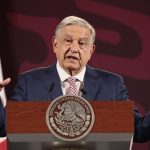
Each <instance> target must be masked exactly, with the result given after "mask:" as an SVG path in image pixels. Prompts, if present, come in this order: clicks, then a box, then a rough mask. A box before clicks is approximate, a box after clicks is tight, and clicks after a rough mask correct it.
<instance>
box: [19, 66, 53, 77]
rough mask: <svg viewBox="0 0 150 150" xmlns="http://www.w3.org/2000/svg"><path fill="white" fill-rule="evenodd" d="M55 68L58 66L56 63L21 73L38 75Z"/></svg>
mask: <svg viewBox="0 0 150 150" xmlns="http://www.w3.org/2000/svg"><path fill="white" fill-rule="evenodd" d="M55 68H56V65H55V64H53V65H50V66H45V67H39V68H34V69H31V70H28V71H25V72H23V73H21V74H20V75H33V74H36V75H38V74H41V73H46V72H48V71H51V70H53V69H55Z"/></svg>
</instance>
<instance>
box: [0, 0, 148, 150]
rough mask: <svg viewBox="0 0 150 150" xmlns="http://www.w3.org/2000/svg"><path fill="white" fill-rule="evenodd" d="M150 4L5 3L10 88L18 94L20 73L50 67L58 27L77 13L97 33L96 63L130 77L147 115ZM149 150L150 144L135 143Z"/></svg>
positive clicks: (2, 37) (136, 149)
mask: <svg viewBox="0 0 150 150" xmlns="http://www.w3.org/2000/svg"><path fill="white" fill-rule="evenodd" d="M149 6H150V1H148V0H143V1H140V0H139V1H137V0H132V1H131V0H121V1H120V0H111V1H106V0H63V1H60V0H55V1H50V0H7V1H6V0H1V4H0V57H1V62H2V68H3V73H4V78H6V77H11V78H12V82H11V84H10V85H9V86H8V87H7V88H6V94H7V97H8V98H9V96H10V95H11V94H12V91H13V87H14V85H15V83H16V80H17V77H18V74H19V73H21V72H24V71H26V70H30V69H33V68H37V67H41V66H48V65H50V64H52V63H53V62H54V61H55V60H56V59H55V55H54V54H53V50H52V44H51V39H52V36H53V35H54V30H55V26H56V25H57V23H58V22H59V21H60V20H61V19H63V18H64V17H66V16H69V15H76V16H79V17H82V18H84V19H86V20H87V21H89V22H90V23H91V24H92V25H93V26H94V27H95V29H96V33H97V38H96V42H95V44H96V51H95V54H94V55H93V57H92V59H91V61H90V63H89V64H90V65H91V66H93V67H97V68H101V69H104V70H108V71H111V72H114V73H117V74H120V75H122V76H123V77H124V80H125V83H126V86H127V88H128V90H129V95H130V99H132V100H134V102H135V104H136V105H137V106H138V108H139V110H140V112H141V113H142V114H146V113H148V111H149V110H150V100H149V98H150V95H149V90H150V69H149V68H150V41H149V39H150V9H149ZM141 149H142V150H149V149H150V142H147V143H144V144H136V143H134V145H133V150H141Z"/></svg>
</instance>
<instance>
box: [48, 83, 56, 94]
mask: <svg viewBox="0 0 150 150" xmlns="http://www.w3.org/2000/svg"><path fill="white" fill-rule="evenodd" d="M54 87H55V84H54V83H52V84H51V85H50V87H49V90H48V91H49V92H52V91H53V89H54Z"/></svg>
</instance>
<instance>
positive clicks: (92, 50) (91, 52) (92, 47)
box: [88, 45, 96, 61]
mask: <svg viewBox="0 0 150 150" xmlns="http://www.w3.org/2000/svg"><path fill="white" fill-rule="evenodd" d="M95 48H96V46H95V45H92V46H91V49H90V55H89V59H88V60H89V61H90V59H91V56H92V54H93V53H94V51H95Z"/></svg>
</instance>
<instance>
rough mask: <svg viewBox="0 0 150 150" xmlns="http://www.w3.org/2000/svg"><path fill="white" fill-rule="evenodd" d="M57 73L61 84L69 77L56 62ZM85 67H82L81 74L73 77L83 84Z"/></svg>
mask: <svg viewBox="0 0 150 150" xmlns="http://www.w3.org/2000/svg"><path fill="white" fill-rule="evenodd" d="M56 68H57V72H58V75H59V77H60V80H61V82H64V81H65V80H66V79H67V78H68V77H70V75H69V74H68V73H67V72H66V71H65V70H64V69H63V68H61V66H60V65H59V63H58V61H57V64H56ZM85 71H86V67H85V66H84V67H83V69H82V70H81V72H80V73H79V74H77V75H75V76H74V77H75V78H76V79H78V80H79V81H81V82H83V80H84V75H85Z"/></svg>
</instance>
